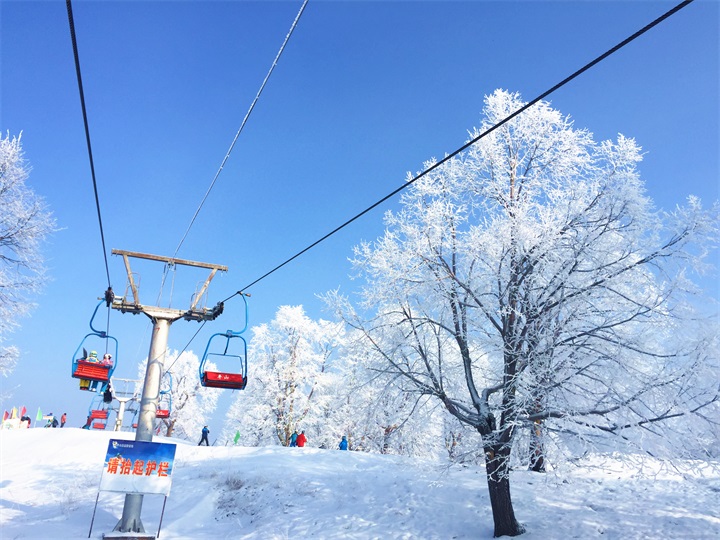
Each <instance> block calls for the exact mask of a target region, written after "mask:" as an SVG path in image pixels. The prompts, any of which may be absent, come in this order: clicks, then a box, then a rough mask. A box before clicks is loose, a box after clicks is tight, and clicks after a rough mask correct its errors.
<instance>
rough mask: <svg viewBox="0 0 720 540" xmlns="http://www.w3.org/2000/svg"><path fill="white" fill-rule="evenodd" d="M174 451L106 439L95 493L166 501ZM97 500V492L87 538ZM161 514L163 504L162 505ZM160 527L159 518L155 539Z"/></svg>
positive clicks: (165, 446) (171, 447)
mask: <svg viewBox="0 0 720 540" xmlns="http://www.w3.org/2000/svg"><path fill="white" fill-rule="evenodd" d="M175 450H176V445H174V444H166V443H154V442H148V441H127V440H122V439H110V440H109V441H108V449H107V453H106V454H105V462H104V466H103V472H102V477H101V478H100V488H99V491H113V492H117V493H126V494H134V495H140V494H149V493H156V494H160V495H164V496H165V500H166V501H167V496H168V495H169V494H170V486H171V484H172V471H173V465H174V463H175ZM99 497H100V493H99V492H98V498H96V500H95V510H93V518H92V521H91V522H90V532H89V533H88V538H90V535H91V534H92V527H93V522H94V521H95V511H96V510H97V502H98V499H99ZM164 512H165V502H163V513H164ZM161 526H162V516H160V526H159V527H158V533H157V536H160V527H161Z"/></svg>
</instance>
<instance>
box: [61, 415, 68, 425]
mask: <svg viewBox="0 0 720 540" xmlns="http://www.w3.org/2000/svg"><path fill="white" fill-rule="evenodd" d="M65 422H67V413H66V412H64V413H62V416H61V417H60V427H65Z"/></svg>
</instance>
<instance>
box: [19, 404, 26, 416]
mask: <svg viewBox="0 0 720 540" xmlns="http://www.w3.org/2000/svg"><path fill="white" fill-rule="evenodd" d="M26 412H27V409H26V408H25V405H23V406H22V409H20V418H22V417H23V416H25V413H26Z"/></svg>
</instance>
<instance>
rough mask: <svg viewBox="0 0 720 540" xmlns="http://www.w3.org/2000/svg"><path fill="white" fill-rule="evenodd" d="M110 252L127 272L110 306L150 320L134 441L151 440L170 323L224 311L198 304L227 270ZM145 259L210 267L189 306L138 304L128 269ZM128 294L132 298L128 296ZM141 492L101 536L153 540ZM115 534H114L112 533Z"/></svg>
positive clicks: (128, 496)
mask: <svg viewBox="0 0 720 540" xmlns="http://www.w3.org/2000/svg"><path fill="white" fill-rule="evenodd" d="M112 254H113V255H121V256H122V258H123V261H124V263H125V270H126V271H127V275H128V289H129V290H128V291H127V293H126V294H125V296H123V297H120V298H117V297H113V296H112V293H111V292H110V294H109V296H110V298H109V299H108V300H109V303H110V305H111V307H112V308H113V309H118V310H120V311H121V312H122V313H132V314H134V315H137V314H138V313H142V314H144V315H146V316H147V317H148V318H150V320H151V321H152V322H153V333H152V339H151V341H150V353H149V355H148V364H147V371H146V372H145V383H144V385H143V391H142V398H141V400H140V416H139V418H138V427H137V431H136V432H135V440H136V441H148V442H151V441H152V436H153V425H154V424H155V415H156V412H157V405H158V399H159V396H160V378H161V377H162V372H163V364H164V362H165V351H166V350H167V343H168V334H169V330H170V325H171V324H172V323H173V322H175V321H177V320H180V319H185V320H186V321H198V322H200V321H212V320H215V318H217V317H218V316H219V315H220V314H221V313H222V311H223V304H222V303H218V304H217V305H216V306H215V307H213V308H211V309H208V308H205V307H203V306H198V304H199V303H200V300H201V298H202V297H203V296H204V295H205V293H206V291H207V289H208V286H209V285H210V281H212V279H213V277H215V274H216V273H217V272H218V270H220V271H222V272H227V266H222V265H219V264H209V263H202V262H196V261H188V260H184V259H176V258H174V257H162V256H159V255H150V254H147V253H138V252H134V251H124V250H120V249H113V250H112ZM131 258H135V259H145V260H150V261H158V262H162V263H165V264H166V265H167V266H169V267H174V266H177V265H182V266H192V267H195V268H205V269H208V270H210V275H209V276H208V277H207V279H206V280H205V283H204V284H203V286H202V287H201V289H200V291H199V292H198V293H197V294H196V295H195V296H194V297H193V298H192V300H191V303H190V307H189V308H188V309H172V308H165V307H158V306H148V305H143V304H141V303H140V297H139V294H138V284H137V283H136V282H135V279H134V277H133V273H132V271H131V270H130V259H131ZM129 296H131V298H128V297H129ZM142 503H143V495H141V494H136V493H128V494H126V495H125V506H124V507H123V515H122V518H120V521H119V522H118V524H117V525H116V526H115V529H113V533H109V534H105V535H103V537H104V538H127V536H128V535H127V533H135V534H133V535H132V537H133V538H143V539H154V538H155V535H153V534H148V533H145V529H144V528H143V525H142V521H141V520H140V513H141V511H142ZM114 533H115V534H114ZM138 533H139V534H138Z"/></svg>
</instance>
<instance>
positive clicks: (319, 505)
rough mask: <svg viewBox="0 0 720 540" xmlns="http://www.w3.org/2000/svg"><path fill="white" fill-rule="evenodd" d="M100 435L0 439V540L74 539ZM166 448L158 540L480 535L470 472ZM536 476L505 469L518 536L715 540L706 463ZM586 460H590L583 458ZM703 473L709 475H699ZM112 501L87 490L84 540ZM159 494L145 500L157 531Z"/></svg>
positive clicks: (716, 517)
mask: <svg viewBox="0 0 720 540" xmlns="http://www.w3.org/2000/svg"><path fill="white" fill-rule="evenodd" d="M109 438H133V437H132V435H131V434H126V433H111V432H89V431H84V430H81V429H77V428H69V429H68V428H65V429H42V428H39V429H30V430H15V431H2V432H0V450H1V464H2V468H1V471H0V502H1V506H0V538H1V539H2V540H6V539H11V538H35V539H52V538H58V539H65V538H68V539H70V538H78V539H80V538H87V537H88V531H89V528H90V521H91V518H92V512H93V506H94V504H95V498H96V496H97V494H98V491H97V489H98V485H99V481H100V475H101V472H102V467H103V459H104V457H105V452H106V449H107V441H108V439H109ZM155 440H156V441H157V442H175V443H177V444H178V447H177V454H176V461H175V469H174V471H173V474H172V477H173V484H172V492H171V494H170V497H169V498H168V500H167V506H166V509H165V515H164V520H163V524H162V530H161V534H160V538H163V539H191V538H192V539H197V538H233V539H242V538H247V539H250V538H253V539H281V538H320V539H325V538H327V539H340V538H351V539H368V538H378V539H415V538H420V539H452V538H458V539H462V538H466V539H470V538H473V539H477V538H492V532H493V526H492V516H491V512H490V506H489V502H488V495H487V486H486V483H485V474H484V470H483V469H482V467H462V466H452V467H447V466H443V465H441V464H437V463H433V462H424V461H418V460H413V459H409V458H405V457H397V456H380V455H373V454H364V453H359V452H340V451H336V450H320V449H314V448H303V449H300V448H282V447H266V448H244V447H210V448H207V447H197V446H195V445H193V444H189V443H185V442H182V441H176V440H171V439H162V438H156V439H155ZM593 462H594V464H595V465H602V468H599V467H583V468H579V469H568V470H567V471H562V472H559V471H555V472H553V473H548V474H545V475H540V474H536V473H529V472H526V471H515V472H514V473H513V478H512V490H513V501H514V504H515V511H516V514H517V516H518V519H519V520H520V521H521V522H522V523H524V524H525V526H526V527H527V529H528V533H526V534H525V535H523V536H522V538H525V539H543V540H545V539H567V538H603V539H623V540H625V539H646V538H648V539H650V538H652V539H656V538H664V539H665V538H667V539H670V538H677V539H691V538H692V539H704V538H708V539H713V538H720V472H719V469H720V468H719V467H718V466H717V465H718V464H706V463H682V464H675V465H676V467H667V465H666V464H665V465H663V464H661V463H658V462H651V463H645V465H644V467H643V468H642V470H640V469H638V468H635V467H629V466H627V465H622V464H621V463H620V461H618V460H608V461H606V462H603V463H600V462H599V461H598V459H597V458H596V459H594V460H593ZM587 465H590V463H588V464H587ZM711 465H714V466H711ZM123 500H124V498H123V496H122V495H117V494H114V493H107V492H102V493H101V494H100V498H99V503H98V509H97V515H96V516H95V523H94V526H93V533H92V537H93V538H102V534H103V533H105V532H109V531H111V530H112V528H113V527H114V526H115V524H116V523H117V521H118V519H119V517H120V515H121V513H122V505H123ZM162 502H163V497H162V496H161V495H147V496H145V501H144V505H143V523H144V524H145V528H146V530H147V531H148V532H157V528H158V524H159V519H160V511H161V507H162Z"/></svg>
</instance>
